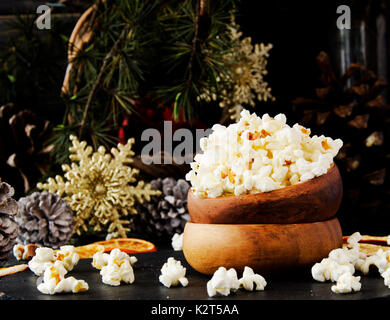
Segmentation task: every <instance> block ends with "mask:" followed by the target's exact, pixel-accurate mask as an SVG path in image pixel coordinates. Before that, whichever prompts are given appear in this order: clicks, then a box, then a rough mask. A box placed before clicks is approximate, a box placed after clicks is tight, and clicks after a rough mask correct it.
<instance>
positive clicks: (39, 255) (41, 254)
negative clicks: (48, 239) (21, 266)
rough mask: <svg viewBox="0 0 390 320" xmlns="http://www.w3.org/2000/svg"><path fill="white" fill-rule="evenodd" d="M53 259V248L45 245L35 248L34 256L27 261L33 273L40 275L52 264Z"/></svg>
mask: <svg viewBox="0 0 390 320" xmlns="http://www.w3.org/2000/svg"><path fill="white" fill-rule="evenodd" d="M55 260H56V258H55V256H54V250H53V249H51V248H45V247H42V248H37V249H36V250H35V256H34V257H33V258H32V259H31V260H30V261H29V262H28V267H29V268H30V270H31V271H32V272H34V273H35V275H37V276H41V275H43V273H44V272H45V269H46V268H48V267H51V266H52V265H53V264H54V262H55Z"/></svg>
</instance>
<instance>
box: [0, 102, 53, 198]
mask: <svg viewBox="0 0 390 320" xmlns="http://www.w3.org/2000/svg"><path fill="white" fill-rule="evenodd" d="M50 134H51V125H50V123H49V121H47V120H44V119H42V118H40V117H38V116H37V115H36V114H35V113H33V112H32V111H30V110H28V109H25V110H21V109H20V108H18V107H17V106H15V105H14V104H12V103H8V104H6V105H3V106H2V107H0V136H1V139H0V172H1V173H2V178H3V180H4V181H7V182H8V183H10V184H11V185H12V186H13V187H14V188H15V196H16V198H19V197H21V196H24V195H25V194H26V193H27V192H28V191H29V190H30V188H31V187H32V186H35V185H36V183H37V182H38V180H39V179H40V178H41V177H42V175H43V174H44V173H46V172H47V170H48V169H49V166H50V161H49V153H50V150H51V146H48V147H46V146H45V145H44V144H45V141H46V140H47V139H48V137H49V135H50Z"/></svg>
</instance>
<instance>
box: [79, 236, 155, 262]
mask: <svg viewBox="0 0 390 320" xmlns="http://www.w3.org/2000/svg"><path fill="white" fill-rule="evenodd" d="M115 248H118V249H120V250H121V251H123V252H126V253H139V252H153V251H156V250H157V249H156V246H155V245H154V244H153V243H152V242H149V241H146V240H143V239H137V238H118V239H111V240H104V241H98V242H94V243H91V244H88V245H85V246H80V247H76V248H75V250H76V252H77V253H78V255H79V256H80V259H85V258H92V257H93V255H94V254H95V253H96V252H99V251H104V252H110V251H111V250H113V249H115Z"/></svg>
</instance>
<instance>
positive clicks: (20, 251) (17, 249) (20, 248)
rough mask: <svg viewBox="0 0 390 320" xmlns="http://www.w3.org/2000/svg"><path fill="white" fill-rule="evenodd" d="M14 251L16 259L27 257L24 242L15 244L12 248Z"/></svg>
mask: <svg viewBox="0 0 390 320" xmlns="http://www.w3.org/2000/svg"><path fill="white" fill-rule="evenodd" d="M12 252H13V254H14V257H15V258H16V260H26V259H27V255H26V254H27V253H28V252H27V250H26V249H25V246H24V245H22V244H15V245H14V246H13V248H12Z"/></svg>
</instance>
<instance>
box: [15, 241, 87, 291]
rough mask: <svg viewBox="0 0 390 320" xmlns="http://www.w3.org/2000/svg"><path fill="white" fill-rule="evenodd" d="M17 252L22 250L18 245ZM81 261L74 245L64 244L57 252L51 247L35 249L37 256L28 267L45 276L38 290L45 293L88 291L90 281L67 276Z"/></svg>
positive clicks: (38, 274) (36, 273)
mask: <svg viewBox="0 0 390 320" xmlns="http://www.w3.org/2000/svg"><path fill="white" fill-rule="evenodd" d="M14 251H15V252H20V248H19V247H16V248H15V250H14ZM78 262H79V255H78V254H77V253H76V252H75V248H74V246H70V245H68V246H62V247H60V250H58V251H57V252H55V251H54V250H53V249H51V248H45V247H39V248H37V249H36V250H35V256H34V257H33V258H32V259H31V260H30V261H29V263H28V267H29V268H30V270H31V271H32V272H33V273H34V274H35V275H37V276H43V281H42V282H41V283H40V284H39V285H38V287H37V288H38V290H39V291H40V292H42V293H44V294H56V293H61V292H73V293H78V292H83V291H87V290H88V289H89V288H88V283H87V282H85V281H84V280H77V279H75V278H74V277H65V275H66V274H67V273H68V272H69V271H71V270H73V268H74V266H75V265H76V264H77V263H78Z"/></svg>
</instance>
